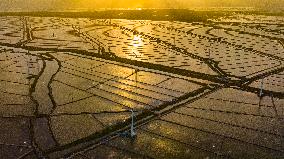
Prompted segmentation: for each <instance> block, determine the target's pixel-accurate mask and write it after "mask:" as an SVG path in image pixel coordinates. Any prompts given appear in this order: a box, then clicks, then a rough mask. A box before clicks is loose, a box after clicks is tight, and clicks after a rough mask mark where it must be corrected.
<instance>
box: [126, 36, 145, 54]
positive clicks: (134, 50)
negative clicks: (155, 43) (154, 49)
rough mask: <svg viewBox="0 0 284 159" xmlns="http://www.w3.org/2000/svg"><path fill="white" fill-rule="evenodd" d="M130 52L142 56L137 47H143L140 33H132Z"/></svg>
mask: <svg viewBox="0 0 284 159" xmlns="http://www.w3.org/2000/svg"><path fill="white" fill-rule="evenodd" d="M129 48H130V50H131V52H132V53H133V54H134V56H135V57H142V56H143V54H142V53H141V52H140V51H139V49H142V48H144V42H143V38H142V37H141V35H134V36H133V40H132V42H131V43H130V45H129Z"/></svg>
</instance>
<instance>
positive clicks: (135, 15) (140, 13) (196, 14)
mask: <svg viewBox="0 0 284 159" xmlns="http://www.w3.org/2000/svg"><path fill="white" fill-rule="evenodd" d="M233 13H242V14H264V15H275V16H284V13H283V12H278V13H266V12H261V11H237V12H236V11H193V10H188V9H144V10H106V11H92V12H2V13H0V16H36V17H65V18H93V19H131V20H166V21H183V22H203V21H207V20H208V19H211V18H217V17H220V16H226V15H230V14H233Z"/></svg>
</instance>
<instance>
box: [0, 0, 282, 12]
mask: <svg viewBox="0 0 284 159" xmlns="http://www.w3.org/2000/svg"><path fill="white" fill-rule="evenodd" d="M195 7H260V8H277V7H281V8H283V7H284V0H0V11H2V12H3V11H65V10H93V9H100V8H195Z"/></svg>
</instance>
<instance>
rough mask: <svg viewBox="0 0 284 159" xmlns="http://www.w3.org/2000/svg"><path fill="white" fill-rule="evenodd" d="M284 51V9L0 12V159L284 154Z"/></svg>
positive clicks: (264, 156) (221, 156)
mask: <svg viewBox="0 0 284 159" xmlns="http://www.w3.org/2000/svg"><path fill="white" fill-rule="evenodd" d="M283 47H284V17H283V16H268V15H247V14H233V15H228V16H223V17H218V18H214V19H208V20H207V21H205V22H199V21H198V22H181V21H174V20H173V21H152V20H127V19H94V18H66V17H65V18H64V17H35V16H0V69H1V72H0V83H1V87H0V123H1V124H0V128H1V129H0V148H1V151H0V158H3V157H4V158H18V159H22V158H24V159H28V158H72V159H80V158H87V159H88V158H282V157H284V139H283V137H284V49H283ZM1 156H2V157H1Z"/></svg>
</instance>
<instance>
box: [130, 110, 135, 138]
mask: <svg viewBox="0 0 284 159" xmlns="http://www.w3.org/2000/svg"><path fill="white" fill-rule="evenodd" d="M130 111H131V129H130V136H131V137H132V138H133V137H135V136H136V133H135V131H134V111H133V109H131V110H130Z"/></svg>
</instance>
